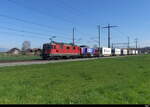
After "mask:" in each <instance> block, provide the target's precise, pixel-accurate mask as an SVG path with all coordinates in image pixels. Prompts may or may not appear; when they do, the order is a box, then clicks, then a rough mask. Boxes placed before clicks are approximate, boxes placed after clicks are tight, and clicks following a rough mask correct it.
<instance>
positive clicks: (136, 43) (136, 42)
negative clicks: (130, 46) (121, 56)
mask: <svg viewBox="0 0 150 107" xmlns="http://www.w3.org/2000/svg"><path fill="white" fill-rule="evenodd" d="M135 47H136V49H137V48H138V38H136V39H135Z"/></svg>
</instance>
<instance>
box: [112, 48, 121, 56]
mask: <svg viewBox="0 0 150 107" xmlns="http://www.w3.org/2000/svg"><path fill="white" fill-rule="evenodd" d="M112 55H113V56H119V55H121V49H118V48H114V49H112Z"/></svg>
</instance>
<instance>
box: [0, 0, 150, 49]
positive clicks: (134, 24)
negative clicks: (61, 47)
mask: <svg viewBox="0 0 150 107" xmlns="http://www.w3.org/2000/svg"><path fill="white" fill-rule="evenodd" d="M0 1H1V3H0V8H1V9H0V41H1V42H0V48H13V47H18V48H21V46H22V43H23V41H25V40H28V41H30V42H31V45H32V47H33V48H34V47H41V46H42V44H43V43H47V42H49V38H50V37H51V36H53V35H54V36H56V37H57V38H56V39H55V40H56V41H58V42H67V43H68V42H72V28H73V27H75V29H76V31H75V38H76V44H78V45H81V44H86V45H89V46H93V45H94V44H97V42H95V40H96V39H97V38H98V31H97V25H98V24H100V25H101V26H102V27H103V26H106V25H108V24H109V23H110V24H111V25H118V26H119V27H117V28H113V29H111V43H112V42H113V43H118V42H119V43H121V42H127V37H128V36H130V40H131V42H132V44H131V45H132V46H135V43H134V39H135V38H138V39H139V43H140V46H141V47H143V46H150V36H149V35H150V30H149V29H150V13H149V10H150V6H149V4H150V1H149V0H0ZM6 16H7V17H6ZM16 18H17V20H16ZM18 19H19V20H18ZM20 20H23V21H24V22H23V21H20ZM12 29H13V30H12ZM14 30H15V31H14ZM79 39H82V40H80V41H79ZM101 44H102V46H107V30H104V29H102V31H101Z"/></svg>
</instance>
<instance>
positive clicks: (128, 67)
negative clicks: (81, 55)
mask: <svg viewBox="0 0 150 107" xmlns="http://www.w3.org/2000/svg"><path fill="white" fill-rule="evenodd" d="M0 103H1V104H149V103H150V55H145V56H133V57H124V58H116V59H100V60H91V61H80V62H65V63H55V64H45V65H31V66H18V67H3V68H0Z"/></svg>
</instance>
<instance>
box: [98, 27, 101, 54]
mask: <svg viewBox="0 0 150 107" xmlns="http://www.w3.org/2000/svg"><path fill="white" fill-rule="evenodd" d="M100 30H101V27H100V25H98V40H99V56H100V54H101V52H100V47H101V41H100V39H101V38H100Z"/></svg>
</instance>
